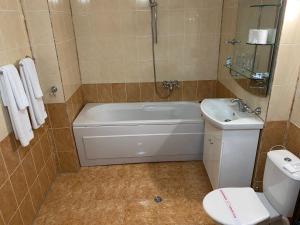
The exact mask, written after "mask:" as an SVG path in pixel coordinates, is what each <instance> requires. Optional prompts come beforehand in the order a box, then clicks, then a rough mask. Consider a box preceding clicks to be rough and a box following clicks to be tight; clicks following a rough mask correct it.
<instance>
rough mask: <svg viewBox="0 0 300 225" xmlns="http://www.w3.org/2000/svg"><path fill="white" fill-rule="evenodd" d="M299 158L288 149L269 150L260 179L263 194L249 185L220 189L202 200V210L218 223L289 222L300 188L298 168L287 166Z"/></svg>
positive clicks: (273, 224) (243, 224)
mask: <svg viewBox="0 0 300 225" xmlns="http://www.w3.org/2000/svg"><path fill="white" fill-rule="evenodd" d="M297 162H299V163H300V159H299V158H298V157H296V156H295V155H294V154H292V153H291V152H289V151H287V150H276V151H270V152H268V155H267V161H266V166H265V172H264V178H263V193H257V192H255V191H254V190H253V189H252V188H250V187H237V188H220V189H216V190H214V191H212V192H210V193H208V194H207V195H206V196H205V198H204V199H203V208H204V210H205V212H206V213H207V214H208V215H209V216H210V217H211V218H212V219H213V220H214V221H215V222H216V223H218V224H225V225H250V224H272V225H275V224H276V225H279V224H289V222H288V220H287V219H286V217H292V216H293V212H294V209H295V205H296V201H297V198H298V193H299V188H300V171H298V170H297V169H296V171H298V172H295V171H293V172H290V171H289V170H288V169H286V167H287V165H294V164H295V163H297Z"/></svg>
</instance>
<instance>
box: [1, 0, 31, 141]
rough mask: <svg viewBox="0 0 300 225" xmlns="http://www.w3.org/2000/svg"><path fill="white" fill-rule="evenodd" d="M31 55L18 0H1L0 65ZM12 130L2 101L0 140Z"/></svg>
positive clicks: (15, 61)
mask: <svg viewBox="0 0 300 225" xmlns="http://www.w3.org/2000/svg"><path fill="white" fill-rule="evenodd" d="M26 55H29V56H30V55H31V51H30V47H29V42H28V37H27V34H26V28H25V24H24V20H23V18H22V10H21V7H20V5H19V2H18V0H0V65H5V64H9V63H17V62H18V60H20V59H21V58H22V57H24V56H26ZM10 131H11V124H10V122H9V117H8V114H7V111H6V109H5V108H4V107H3V105H2V101H0V140H3V139H4V138H5V137H6V136H7V135H8V134H9V133H10Z"/></svg>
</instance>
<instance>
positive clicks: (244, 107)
mask: <svg viewBox="0 0 300 225" xmlns="http://www.w3.org/2000/svg"><path fill="white" fill-rule="evenodd" d="M231 102H232V103H237V104H238V106H239V110H240V112H250V110H251V109H250V107H249V106H248V105H247V104H246V103H245V102H244V101H243V100H242V99H240V98H235V99H232V100H231ZM251 111H252V110H251Z"/></svg>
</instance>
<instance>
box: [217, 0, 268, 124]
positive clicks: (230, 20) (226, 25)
mask: <svg viewBox="0 0 300 225" xmlns="http://www.w3.org/2000/svg"><path fill="white" fill-rule="evenodd" d="M253 1H254V2H257V1H255V0H253ZM248 2H249V1H247V3H248ZM237 7H238V1H236V0H235V1H232V0H224V6H223V17H222V32H221V44H220V60H219V71H218V81H219V82H221V83H222V84H223V85H224V86H225V87H226V88H227V89H229V90H230V91H231V92H233V93H234V95H236V96H237V97H239V98H241V99H243V100H244V101H245V102H246V103H247V104H248V105H249V106H250V107H252V108H256V107H261V108H262V114H261V118H262V119H265V118H266V115H267V109H268V103H269V96H268V97H258V96H255V95H253V94H251V93H249V92H248V91H246V90H244V89H243V88H242V87H241V86H240V85H239V84H238V83H237V82H236V81H235V80H234V79H233V78H232V76H231V75H230V73H229V72H228V69H226V68H225V67H224V64H225V61H226V58H227V57H228V56H231V55H233V47H232V45H229V44H226V43H225V42H226V41H228V40H232V39H233V38H234V37H235V32H236V20H237Z"/></svg>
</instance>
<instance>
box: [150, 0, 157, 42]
mask: <svg viewBox="0 0 300 225" xmlns="http://www.w3.org/2000/svg"><path fill="white" fill-rule="evenodd" d="M149 5H150V8H151V30H152V39H153V41H154V42H155V44H157V42H158V38H157V6H158V3H157V2H156V0H149Z"/></svg>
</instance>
